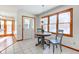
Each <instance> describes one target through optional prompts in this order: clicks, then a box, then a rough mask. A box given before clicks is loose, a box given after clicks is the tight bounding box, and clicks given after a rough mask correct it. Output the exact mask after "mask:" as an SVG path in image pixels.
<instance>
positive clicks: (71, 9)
mask: <svg viewBox="0 0 79 59" xmlns="http://www.w3.org/2000/svg"><path fill="white" fill-rule="evenodd" d="M65 12H70V34H64V36H68V37H73V8H69V9H66V10H63V11H60V12H57V13H53V14H50V15H47V16H44V17H41V18H45V17H48V27H47V28H48V32H49V21H50V16H53V15H57V21H56V22H57V23H56V33H58V21H59V19H58V16H59V14H61V13H65ZM56 33H53V32H52V34H56Z"/></svg>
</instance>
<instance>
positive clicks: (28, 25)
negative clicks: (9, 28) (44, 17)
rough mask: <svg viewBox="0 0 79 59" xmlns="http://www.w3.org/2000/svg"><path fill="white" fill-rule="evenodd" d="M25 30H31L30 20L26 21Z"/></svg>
mask: <svg viewBox="0 0 79 59" xmlns="http://www.w3.org/2000/svg"><path fill="white" fill-rule="evenodd" d="M24 28H25V29H29V28H30V20H29V19H24Z"/></svg>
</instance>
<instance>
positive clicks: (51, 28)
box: [49, 24, 56, 32]
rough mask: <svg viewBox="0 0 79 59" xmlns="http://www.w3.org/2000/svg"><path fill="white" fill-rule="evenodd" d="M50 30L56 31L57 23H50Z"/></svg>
mask: <svg viewBox="0 0 79 59" xmlns="http://www.w3.org/2000/svg"><path fill="white" fill-rule="evenodd" d="M49 31H50V32H56V24H50V25H49Z"/></svg>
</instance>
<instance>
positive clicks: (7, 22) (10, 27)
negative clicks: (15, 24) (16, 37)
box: [6, 21, 12, 34]
mask: <svg viewBox="0 0 79 59" xmlns="http://www.w3.org/2000/svg"><path fill="white" fill-rule="evenodd" d="M6 25H7V34H12V21H6Z"/></svg>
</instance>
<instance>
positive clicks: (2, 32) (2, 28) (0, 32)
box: [0, 20, 4, 35]
mask: <svg viewBox="0 0 79 59" xmlns="http://www.w3.org/2000/svg"><path fill="white" fill-rule="evenodd" d="M0 22H1V28H0V35H1V34H4V21H3V20H0Z"/></svg>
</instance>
